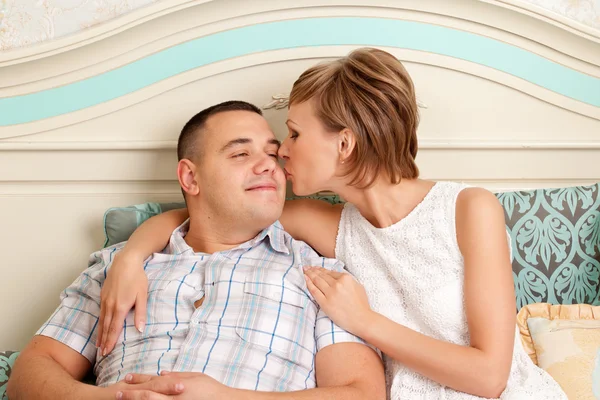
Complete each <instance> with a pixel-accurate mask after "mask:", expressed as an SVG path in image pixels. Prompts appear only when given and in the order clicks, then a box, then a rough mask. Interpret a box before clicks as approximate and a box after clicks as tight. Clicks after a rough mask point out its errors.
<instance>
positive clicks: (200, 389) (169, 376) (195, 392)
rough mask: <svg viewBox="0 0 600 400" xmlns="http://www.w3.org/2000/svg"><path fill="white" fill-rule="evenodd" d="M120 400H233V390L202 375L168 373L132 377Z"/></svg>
mask: <svg viewBox="0 0 600 400" xmlns="http://www.w3.org/2000/svg"><path fill="white" fill-rule="evenodd" d="M125 381H126V382H127V386H126V387H125V388H124V389H123V390H121V391H119V392H118V393H117V394H116V397H115V398H116V399H119V400H142V399H143V400H166V399H179V400H187V399H189V400H214V399H229V398H231V393H232V392H233V389H231V388H229V387H227V386H225V385H223V384H222V383H219V382H217V381H216V380H214V379H213V378H211V377H209V376H208V375H205V374H203V373H200V372H170V373H169V372H166V371H163V372H162V373H161V376H150V375H141V374H128V375H127V376H126V377H125Z"/></svg>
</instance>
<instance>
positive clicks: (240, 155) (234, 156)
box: [231, 153, 248, 158]
mask: <svg viewBox="0 0 600 400" xmlns="http://www.w3.org/2000/svg"><path fill="white" fill-rule="evenodd" d="M247 155H248V153H238V154H234V155H233V156H232V157H231V158H237V157H245V156H247Z"/></svg>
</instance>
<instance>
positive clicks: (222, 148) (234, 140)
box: [220, 138, 252, 153]
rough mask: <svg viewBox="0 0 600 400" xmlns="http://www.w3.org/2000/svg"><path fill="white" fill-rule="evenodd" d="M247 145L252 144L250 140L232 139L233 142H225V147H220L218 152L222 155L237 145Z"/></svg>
mask: <svg viewBox="0 0 600 400" xmlns="http://www.w3.org/2000/svg"><path fill="white" fill-rule="evenodd" d="M247 143H252V139H249V138H237V139H233V140H230V141H229V142H227V144H226V145H225V146H223V147H221V151H220V152H221V153H224V152H225V151H227V150H229V149H230V148H232V147H233V146H237V145H239V144H247Z"/></svg>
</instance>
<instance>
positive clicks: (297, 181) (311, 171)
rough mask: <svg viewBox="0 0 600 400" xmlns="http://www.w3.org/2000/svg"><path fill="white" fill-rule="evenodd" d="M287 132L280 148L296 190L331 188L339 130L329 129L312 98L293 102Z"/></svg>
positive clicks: (302, 192)
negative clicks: (301, 101)
mask: <svg viewBox="0 0 600 400" xmlns="http://www.w3.org/2000/svg"><path fill="white" fill-rule="evenodd" d="M286 125H287V127H288V136H287V137H286V138H285V140H284V141H283V144H282V145H281V147H280V148H279V156H280V157H281V158H282V159H283V160H284V161H285V169H284V171H285V175H286V178H287V179H289V180H291V181H292V188H293V190H294V194H296V195H297V196H306V195H309V194H314V193H316V192H320V191H324V190H332V186H333V183H334V181H335V180H336V179H339V178H337V177H336V172H337V168H338V161H339V152H338V142H339V135H338V133H332V132H328V131H327V130H326V129H325V127H324V126H323V124H322V123H321V121H320V120H319V119H318V117H317V115H316V114H315V109H314V104H313V101H312V100H309V101H306V102H304V103H300V104H294V105H292V106H290V109H289V112H288V120H287V121H286Z"/></svg>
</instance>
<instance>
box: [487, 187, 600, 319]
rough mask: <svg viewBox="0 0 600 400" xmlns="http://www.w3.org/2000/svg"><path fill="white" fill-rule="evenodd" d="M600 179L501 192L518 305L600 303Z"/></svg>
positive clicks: (519, 306) (499, 196)
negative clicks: (552, 186) (563, 186)
mask: <svg viewBox="0 0 600 400" xmlns="http://www.w3.org/2000/svg"><path fill="white" fill-rule="evenodd" d="M599 191H600V184H596V185H592V186H577V187H569V188H558V189H539V190H532V191H520V192H506V193H498V194H497V197H498V199H499V200H500V202H501V203H502V205H503V206H504V210H505V217H506V227H507V229H508V231H509V233H510V236H511V239H512V253H513V260H512V261H513V278H514V281H515V289H516V294H517V298H516V299H517V308H518V309H520V308H521V307H523V306H524V305H526V304H532V303H551V304H580V303H588V304H593V305H600V293H599V289H600V196H599Z"/></svg>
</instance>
